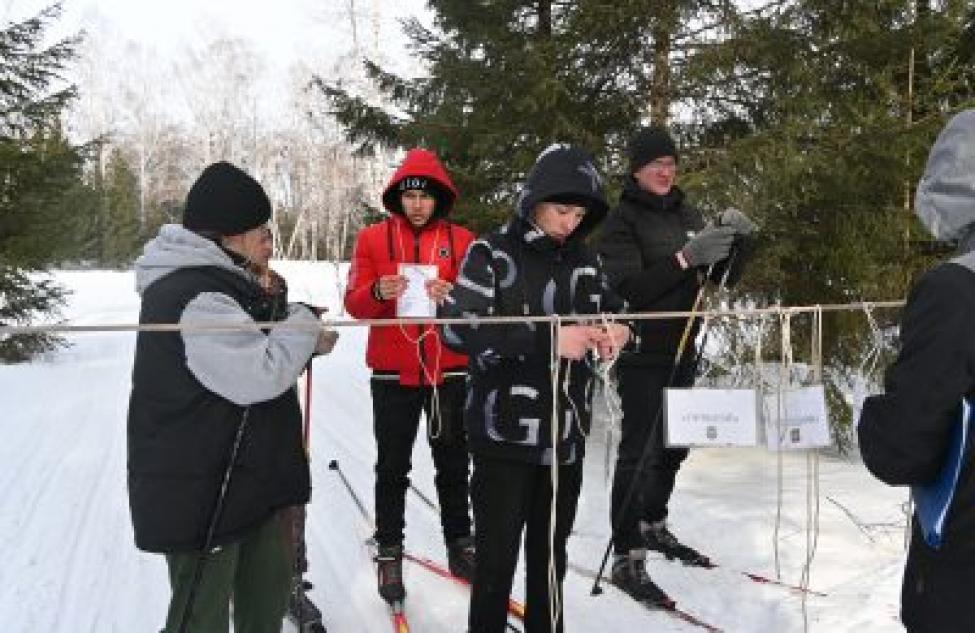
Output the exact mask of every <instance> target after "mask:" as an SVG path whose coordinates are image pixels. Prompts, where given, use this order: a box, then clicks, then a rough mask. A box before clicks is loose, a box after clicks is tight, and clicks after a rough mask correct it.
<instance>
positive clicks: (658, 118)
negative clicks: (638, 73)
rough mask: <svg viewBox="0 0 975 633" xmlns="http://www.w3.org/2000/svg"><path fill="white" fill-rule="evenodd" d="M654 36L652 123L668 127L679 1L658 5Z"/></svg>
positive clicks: (667, 1) (666, 1)
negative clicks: (671, 71) (673, 48)
mask: <svg viewBox="0 0 975 633" xmlns="http://www.w3.org/2000/svg"><path fill="white" fill-rule="evenodd" d="M658 7H659V9H658V13H657V19H656V20H655V21H654V26H653V29H652V35H653V58H652V63H653V75H652V76H651V80H650V121H651V122H653V123H655V124H659V125H666V124H667V121H669V120H670V102H671V89H670V51H671V47H672V45H673V41H674V34H675V32H676V30H677V0H665V1H663V2H660V3H659V5H658Z"/></svg>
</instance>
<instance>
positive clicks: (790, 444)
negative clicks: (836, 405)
mask: <svg viewBox="0 0 975 633" xmlns="http://www.w3.org/2000/svg"><path fill="white" fill-rule="evenodd" d="M763 400H764V402H765V411H764V413H765V415H764V420H765V438H766V442H767V444H768V448H769V450H772V451H774V450H777V449H783V450H787V449H803V448H819V447H822V446H829V445H830V434H829V414H828V412H827V410H826V391H825V390H824V389H823V386H822V385H811V386H809V387H799V388H797V389H788V390H785V391H782V392H781V396H780V395H779V394H778V393H771V394H768V395H766V396H765V397H764V398H763ZM780 420H781V422H780Z"/></svg>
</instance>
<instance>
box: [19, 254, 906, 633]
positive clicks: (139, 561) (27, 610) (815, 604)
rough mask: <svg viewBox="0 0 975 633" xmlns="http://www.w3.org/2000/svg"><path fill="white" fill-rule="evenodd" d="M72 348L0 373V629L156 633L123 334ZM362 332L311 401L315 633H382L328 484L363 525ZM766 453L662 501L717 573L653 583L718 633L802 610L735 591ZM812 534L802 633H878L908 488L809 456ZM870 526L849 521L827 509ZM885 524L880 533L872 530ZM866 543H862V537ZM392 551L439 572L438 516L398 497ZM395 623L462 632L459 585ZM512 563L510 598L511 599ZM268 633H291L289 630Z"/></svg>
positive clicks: (665, 566)
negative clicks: (0, 405)
mask: <svg viewBox="0 0 975 633" xmlns="http://www.w3.org/2000/svg"><path fill="white" fill-rule="evenodd" d="M276 269H278V270H279V271H281V272H282V273H283V274H284V275H285V277H286V278H287V279H288V281H289V284H290V286H291V288H292V298H293V299H295V300H299V299H300V300H308V301H312V302H315V303H317V304H320V305H328V306H329V308H330V314H332V315H336V316H337V315H339V314H341V306H340V304H339V301H338V292H339V284H337V283H336V279H335V275H336V271H337V270H338V271H340V274H342V275H344V272H345V266H344V265H343V266H341V267H334V266H332V265H330V264H324V263H323V264H302V263H293V262H281V263H279V264H278V265H277V266H276ZM58 278H59V279H60V280H61V281H62V282H63V283H65V284H66V285H67V286H68V287H69V288H71V289H72V290H73V291H74V294H73V295H72V297H71V298H70V306H69V308H68V310H67V312H66V315H65V316H66V317H67V318H68V320H69V321H70V322H71V323H78V324H80V323H85V324H92V323H135V322H136V321H137V318H138V298H137V296H136V295H135V292H134V290H133V287H134V283H133V277H132V274H131V273H130V272H106V271H86V272H64V273H60V274H59V275H58ZM70 340H71V342H72V344H73V346H72V347H71V348H69V349H67V350H63V351H61V352H58V353H54V354H51V355H49V356H47V357H45V358H43V359H39V360H37V361H35V362H34V363H31V364H28V365H16V366H0V398H2V401H3V402H4V404H5V405H6V406H5V407H4V409H5V415H4V416H3V417H2V419H0V431H2V433H3V437H4V438H5V441H4V442H3V443H2V444H0V545H2V548H3V554H4V557H3V560H4V564H3V565H0V621H2V622H4V627H3V628H4V631H13V632H34V631H44V632H45V633H55V632H68V631H70V632H72V633H74V632H78V631H91V632H97V633H102V632H107V631H111V632H115V631H118V632H125V633H130V632H132V631H137V632H138V631H158V630H159V628H160V627H161V626H162V622H163V619H164V617H165V611H166V605H167V601H168V593H169V590H168V582H167V576H166V568H165V564H164V562H163V559H162V557H160V556H156V555H150V554H145V553H142V552H139V551H137V550H136V549H135V546H134V544H133V541H132V531H131V525H130V523H129V514H128V500H127V497H126V489H125V459H126V455H125V446H126V442H125V411H126V407H127V403H128V392H129V385H130V383H129V380H130V378H129V374H130V371H131V363H132V353H133V348H134V340H135V338H134V335H133V334H132V333H95V334H79V335H74V336H71V337H70ZM365 342H366V332H365V329H364V328H343V329H342V330H341V338H340V340H339V343H338V346H337V348H336V351H335V352H334V353H333V354H331V355H330V356H327V357H325V358H321V359H319V360H316V361H315V367H314V374H313V382H314V391H313V397H312V425H313V426H312V438H311V454H312V463H311V468H312V480H313V481H312V483H313V486H314V490H313V501H312V504H311V506H310V507H309V515H308V524H307V530H308V547H309V559H310V564H311V572H310V575H309V578H310V579H311V580H312V581H313V582H314V583H315V586H314V589H313V590H312V591H311V596H312V598H313V599H314V600H315V601H316V602H317V603H318V604H319V605H320V606H321V607H322V609H323V611H324V613H325V621H326V625H327V626H328V630H329V631H330V633H345V632H348V633H358V632H361V631H369V632H371V631H377V632H381V631H388V630H389V629H390V628H391V625H390V621H389V617H388V615H387V613H386V607H385V605H384V603H382V602H381V601H380V600H379V598H378V596H377V595H376V592H375V576H374V572H373V567H372V562H371V560H370V559H369V555H368V551H367V549H366V547H365V546H364V544H363V541H364V540H365V538H366V537H367V536H368V535H369V528H368V527H367V526H366V524H365V522H364V521H363V519H362V518H361V517H360V516H359V514H358V510H356V508H355V505H354V503H353V502H352V500H351V499H350V498H349V495H348V494H347V492H346V491H345V489H344V487H343V486H342V484H341V482H340V480H339V478H338V475H337V474H336V473H335V472H333V471H330V470H329V469H328V463H329V461H330V460H331V459H337V460H338V461H339V464H340V466H341V468H342V469H343V471H344V472H345V474H346V476H347V477H348V478H349V480H350V482H351V483H352V485H353V487H354V488H355V491H356V493H357V494H358V495H359V496H360V498H361V499H362V500H363V503H364V504H365V505H366V507H367V508H369V510H370V512H372V507H373V503H372V492H373V461H374V458H375V446H374V442H373V438H372V409H371V402H370V396H369V384H368V376H369V373H368V370H367V369H366V367H365V365H364V355H365V354H364V350H365ZM604 438H605V428H604V427H603V426H602V425H600V424H596V425H595V428H594V432H593V434H592V436H591V437H590V440H589V446H588V449H587V461H586V468H585V481H584V486H583V494H582V497H581V499H580V503H579V510H578V515H577V518H576V523H575V533H574V535H573V537H572V538H571V539H570V541H569V557H570V559H571V560H572V561H573V562H574V563H576V564H579V565H581V566H583V567H586V568H589V569H592V570H595V569H596V568H597V567H598V565H599V562H600V558H601V556H602V553H603V549H604V547H605V545H606V541H607V538H608V534H609V529H608V518H607V517H608V507H607V503H608V483H607V480H606V473H605V455H606V453H607V451H606V442H605V440H604ZM783 468H784V483H783V486H782V493H781V494H782V504H783V510H782V523H781V529H780V538H779V553H780V568H781V571H782V579H783V580H784V581H785V582H789V583H792V584H798V582H799V579H800V573H801V568H802V564H803V562H804V560H805V555H806V540H807V532H806V530H807V519H806V512H807V510H806V508H807V491H808V487H807V480H806V459H805V457H804V456H803V455H793V454H790V455H786V456H785V457H784V459H783ZM432 472H433V468H432V462H431V459H430V453H429V447H428V444H427V441H426V439H425V438H424V437H418V438H417V442H416V446H415V449H414V454H413V472H412V473H411V480H412V481H413V483H414V484H415V485H416V486H417V487H418V488H419V489H420V490H421V491H422V492H423V493H424V494H425V495H426V496H427V497H429V498H430V499H433V500H436V493H435V488H434V486H433V477H432ZM776 472H777V466H776V459H775V456H774V455H772V454H770V453H767V452H766V451H764V450H761V449H747V450H741V449H739V450H731V449H724V450H713V449H712V450H695V451H692V454H691V457H690V458H689V459H688V461H687V462H686V463H685V466H684V468H683V469H682V471H681V475H680V477H679V478H678V483H677V488H676V492H675V495H674V499H673V502H672V505H671V518H670V520H671V523H672V528H673V529H674V531H675V533H676V534H677V535H678V536H679V537H680V538H681V539H682V540H684V541H686V542H687V543H688V544H690V545H692V546H695V547H697V548H699V549H701V550H702V551H704V552H705V553H707V554H709V555H711V556H712V557H713V558H714V559H715V560H716V561H717V562H718V563H719V564H721V565H722V567H721V568H719V569H714V570H705V569H699V568H688V567H683V566H681V565H679V564H676V563H672V562H666V561H664V560H662V559H660V558H658V557H654V556H653V555H651V557H650V560H649V562H648V568H649V571H650V573H651V575H652V577H653V578H654V580H655V581H657V582H658V584H660V585H661V586H662V587H663V588H664V589H665V590H666V591H668V592H669V593H670V594H671V595H672V596H673V597H674V598H675V599H676V600H677V601H678V605H679V606H680V607H681V608H682V609H684V610H686V611H688V612H690V613H692V614H693V615H695V616H698V617H700V618H701V619H703V620H705V621H707V622H708V623H710V624H713V625H715V626H719V627H721V628H722V629H723V630H725V631H728V632H738V631H742V632H753V631H754V632H774V633H780V632H791V631H802V630H803V615H802V606H801V603H802V601H801V599H800V598H799V597H797V596H796V595H795V594H794V593H793V592H790V591H789V590H787V589H784V588H780V587H773V586H767V585H760V584H757V583H754V582H752V581H749V580H747V579H745V578H744V577H742V576H741V575H740V574H739V571H751V572H755V573H759V574H762V575H764V576H768V577H774V576H775V562H774V556H773V527H774V521H775V515H776V503H777V496H778V487H777V484H776ZM820 489H821V491H820V501H819V513H820V529H819V534H818V549H817V554H816V558H815V560H814V563H813V568H812V576H811V586H812V588H813V589H815V590H818V591H823V592H826V593H827V594H828V596H827V597H816V596H809V597H808V600H807V610H808V615H809V630H812V631H828V632H830V633H834V632H839V633H843V632H851V633H852V632H853V631H856V632H857V633H861V632H877V633H885V632H893V631H899V630H901V627H900V626H899V624H898V622H897V611H898V600H899V590H900V587H899V584H900V574H901V567H902V564H903V546H902V532H900V531H898V530H897V529H896V528H895V527H890V526H891V525H892V524H894V523H896V522H897V521H903V517H902V515H901V513H900V512H901V511H900V505H901V504H902V503H903V501H904V498H905V496H906V495H905V494H904V493H903V492H902V491H899V490H893V489H890V488H887V487H885V486H883V485H881V484H879V483H878V482H876V481H874V480H873V479H872V478H871V477H870V476H869V474H868V473H867V472H866V471H865V469H864V468H863V467H862V465H860V464H859V463H858V462H856V461H855V460H848V459H836V458H828V457H822V458H821V461H820ZM827 495H829V496H830V497H831V498H832V499H834V500H835V501H837V502H838V503H841V504H842V505H843V506H844V507H845V508H847V509H848V510H850V511H852V512H853V513H854V514H855V515H856V517H857V519H858V520H859V521H861V522H862V523H863V524H865V525H866V526H868V527H870V528H871V529H870V530H869V531H868V534H869V537H868V535H865V534H864V532H863V530H862V529H860V528H858V527H857V526H856V525H854V524H853V522H852V521H851V520H850V519H849V517H847V516H846V515H845V514H844V513H843V512H842V511H841V510H840V509H839V508H838V507H837V506H836V505H834V504H833V503H829V502H827V501H826V496H827ZM883 526H888V527H886V528H885V527H883ZM871 539H872V540H871ZM406 546H407V548H408V549H410V550H411V551H413V552H414V553H416V554H419V555H422V556H426V557H428V558H431V559H434V560H437V561H441V562H443V561H444V560H445V556H446V553H445V551H444V544H443V538H442V535H441V531H440V521H439V517H438V516H437V515H436V514H435V513H434V512H433V511H431V510H430V509H429V508H427V507H426V506H425V505H424V504H423V503H422V502H421V501H420V500H419V499H418V498H417V497H416V495H414V494H413V493H409V494H408V497H407V530H406ZM405 577H406V583H407V590H408V594H409V597H408V602H407V612H408V616H409V618H410V624H411V626H412V629H413V631H415V632H417V633H426V632H431V633H437V632H440V631H444V632H446V631H450V632H453V633H456V632H457V631H463V630H464V629H465V628H466V620H467V599H468V595H469V593H468V590H467V589H466V588H464V587H461V586H458V585H455V584H454V583H451V582H449V581H445V580H444V579H441V578H438V577H436V576H434V575H433V574H431V573H429V572H427V571H426V570H423V569H421V568H419V567H418V566H416V565H413V564H410V563H409V562H407V563H406V566H405ZM603 586H604V588H605V591H604V593H603V595H601V596H599V597H592V596H591V595H590V589H591V587H592V581H591V579H589V578H587V577H584V576H582V575H579V574H576V573H574V572H572V571H570V572H569V574H568V576H567V578H566V582H565V598H564V602H565V611H566V623H567V624H566V631H567V632H576V633H579V632H582V631H606V630H613V629H620V628H623V627H626V628H627V629H632V628H634V627H636V628H639V629H640V630H652V631H664V632H669V631H673V632H678V631H694V630H700V629H696V628H695V627H693V626H691V625H688V624H686V623H682V622H679V621H677V620H676V619H674V618H671V617H669V616H667V615H666V614H663V613H652V612H649V611H647V610H646V609H644V608H643V607H642V606H640V605H637V604H636V603H634V602H633V601H631V600H630V599H628V598H626V597H624V596H622V595H621V594H620V593H619V592H618V591H617V590H616V589H614V588H612V587H611V586H609V585H608V583H606V582H605V581H603ZM523 587H524V579H523V570H522V568H521V565H520V564H519V570H518V572H517V574H516V577H515V583H514V588H513V595H514V597H516V598H521V596H523ZM282 630H283V631H285V632H287V633H292V632H293V631H294V627H292V626H291V625H289V624H285V625H284V627H283V629H282Z"/></svg>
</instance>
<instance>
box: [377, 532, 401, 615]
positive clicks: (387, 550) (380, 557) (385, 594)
mask: <svg viewBox="0 0 975 633" xmlns="http://www.w3.org/2000/svg"><path fill="white" fill-rule="evenodd" d="M375 560H376V575H377V578H378V581H379V595H380V596H381V597H382V599H383V600H385V601H386V602H388V603H390V604H392V603H394V602H401V601H402V600H403V599H404V598H406V587H405V586H403V546H402V545H380V546H379V549H378V551H377V553H376V558H375Z"/></svg>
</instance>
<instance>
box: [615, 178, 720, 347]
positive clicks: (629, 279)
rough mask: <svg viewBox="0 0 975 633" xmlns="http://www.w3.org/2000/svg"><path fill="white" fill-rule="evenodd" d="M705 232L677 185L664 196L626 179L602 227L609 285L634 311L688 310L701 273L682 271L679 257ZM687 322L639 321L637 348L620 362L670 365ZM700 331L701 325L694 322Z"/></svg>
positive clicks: (679, 319)
mask: <svg viewBox="0 0 975 633" xmlns="http://www.w3.org/2000/svg"><path fill="white" fill-rule="evenodd" d="M702 228H704V219H703V218H702V216H701V213H700V211H698V210H697V209H696V208H694V207H692V206H690V205H689V204H687V203H686V202H685V200H684V193H683V192H682V191H681V190H680V189H679V188H677V187H674V188H673V189H671V191H670V193H669V194H668V195H666V196H658V195H654V194H652V193H648V192H646V191H644V190H643V189H641V188H640V187H639V185H637V183H636V181H634V180H633V179H632V178H629V179H627V182H626V184H625V186H624V189H623V194H622V196H621V198H620V203H619V206H618V207H617V208H616V209H614V210H613V211H612V212H611V213H610V214H609V217H608V218H607V219H606V222H605V223H604V224H603V228H602V231H601V232H600V235H599V239H598V241H597V244H596V250H597V251H598V252H599V254H600V255H601V256H602V258H603V262H605V265H606V274H607V275H608V276H609V280H610V285H611V286H612V287H613V289H614V290H615V291H616V292H618V293H619V294H620V295H621V296H622V297H623V298H624V299H626V301H627V303H628V304H629V309H630V311H632V312H665V311H675V312H682V311H688V310H690V309H691V307H692V306H693V305H694V298H695V297H696V295H697V290H698V288H699V285H698V274H697V269H694V268H689V269H687V270H682V269H681V267H680V264H679V263H678V262H677V258H676V257H675V254H676V253H677V251H679V250H680V249H681V248H682V247H683V246H684V244H686V243H687V240H688V239H690V238H691V237H693V236H694V235H695V234H696V233H697V232H698V231H700V230H701V229H702ZM686 323H687V321H686V319H684V318H675V319H673V320H670V319H668V320H640V321H636V324H637V325H636V328H637V332H638V333H639V346H638V348H637V349H635V350H634V351H633V353H627V354H624V355H623V357H622V358H621V359H620V363H622V364H626V363H633V364H654V365H670V364H672V363H673V360H674V356H675V354H676V352H677V346H678V344H679V342H680V337H681V334H682V332H683V330H684V326H685V324H686ZM694 329H695V332H692V334H694V333H696V329H697V325H696V324H695V328H694Z"/></svg>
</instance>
